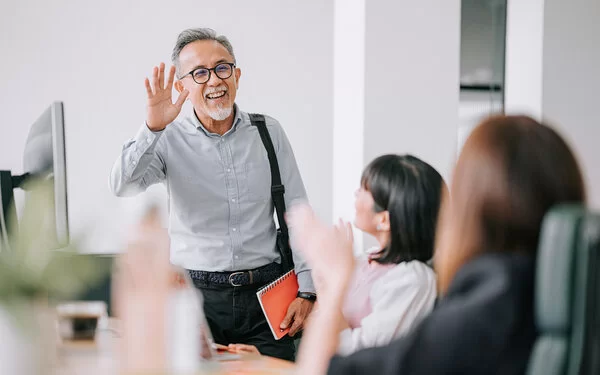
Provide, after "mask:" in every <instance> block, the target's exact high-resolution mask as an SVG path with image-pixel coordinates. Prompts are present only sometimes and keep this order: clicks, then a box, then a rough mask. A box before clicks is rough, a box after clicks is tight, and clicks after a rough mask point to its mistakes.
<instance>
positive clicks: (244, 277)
mask: <svg viewBox="0 0 600 375" xmlns="http://www.w3.org/2000/svg"><path fill="white" fill-rule="evenodd" d="M187 272H188V274H189V275H190V278H191V279H192V281H193V283H194V285H195V286H196V288H206V287H210V286H234V287H235V286H248V285H265V284H268V283H270V282H271V281H273V280H275V279H277V278H278V277H279V276H281V274H282V272H283V269H282V268H281V264H278V263H275V262H273V263H269V264H267V265H266V266H262V267H259V268H255V269H252V270H245V271H235V272H207V271H195V270H187Z"/></svg>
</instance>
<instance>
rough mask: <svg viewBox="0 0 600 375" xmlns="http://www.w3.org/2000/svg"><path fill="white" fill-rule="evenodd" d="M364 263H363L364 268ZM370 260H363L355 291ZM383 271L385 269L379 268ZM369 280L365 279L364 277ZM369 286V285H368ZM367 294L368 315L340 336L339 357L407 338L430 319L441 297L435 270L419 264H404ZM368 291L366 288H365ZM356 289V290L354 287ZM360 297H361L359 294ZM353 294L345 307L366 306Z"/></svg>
mask: <svg viewBox="0 0 600 375" xmlns="http://www.w3.org/2000/svg"><path fill="white" fill-rule="evenodd" d="M361 262H363V263H362V264H361ZM364 262H368V261H367V260H366V259H359V260H358V264H357V272H355V274H354V278H356V279H355V280H354V281H355V282H354V287H355V288H356V287H357V285H358V287H359V288H360V287H361V285H360V283H361V279H362V280H366V279H368V277H362V278H361V272H360V269H361V267H362V268H363V269H367V268H368V265H367V268H365V267H364V266H365V264H364ZM377 266H379V267H381V266H384V265H377ZM363 276H365V275H363ZM367 282H368V281H367ZM371 282H372V284H370V286H369V287H368V288H367V289H366V290H365V293H367V294H368V295H367V296H365V297H366V300H367V301H368V303H369V304H370V306H367V312H366V315H365V316H364V317H363V318H362V319H360V322H359V324H351V326H352V325H354V326H355V327H354V328H348V329H345V330H344V331H342V332H341V333H340V344H339V347H338V353H339V354H341V355H349V354H351V353H353V352H355V351H358V350H360V349H364V348H369V347H374V346H383V345H386V344H388V343H390V342H391V341H392V340H394V339H396V338H398V337H400V336H403V335H405V334H406V333H407V332H408V331H409V330H411V329H412V328H413V327H414V326H415V325H417V324H418V323H419V322H420V321H421V319H423V318H424V317H425V316H427V315H428V314H429V313H430V312H431V310H433V305H434V303H435V299H436V296H437V290H436V277H435V273H434V272H433V270H432V269H431V268H430V267H429V266H427V265H426V264H425V263H422V262H419V261H411V262H402V263H400V264H397V265H395V266H392V267H390V268H389V269H388V270H386V271H385V272H383V273H382V274H381V276H379V277H378V278H377V279H375V280H374V281H373V280H371ZM362 287H363V289H364V285H362ZM350 288H352V286H351V287H350ZM359 294H361V293H360V292H359ZM355 297H356V298H355V300H354V301H353V299H352V298H353V294H352V290H350V291H349V294H348V296H347V297H346V298H347V300H346V302H345V305H346V306H348V305H352V304H353V302H354V303H362V302H361V300H362V298H361V297H360V296H359V295H355Z"/></svg>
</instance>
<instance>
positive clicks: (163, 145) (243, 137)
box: [110, 105, 315, 292]
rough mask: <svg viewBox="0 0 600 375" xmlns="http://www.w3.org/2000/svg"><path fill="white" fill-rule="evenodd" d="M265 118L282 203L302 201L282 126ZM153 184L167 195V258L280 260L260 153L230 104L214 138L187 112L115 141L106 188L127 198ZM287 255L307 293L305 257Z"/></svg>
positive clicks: (228, 262) (210, 266) (213, 262)
mask: <svg viewBox="0 0 600 375" xmlns="http://www.w3.org/2000/svg"><path fill="white" fill-rule="evenodd" d="M265 117H266V124H267V129H268V130H269V133H270V135H271V138H272V140H273V146H274V148H275V152H276V154H277V160H278V162H279V169H280V172H281V179H282V182H283V184H284V185H285V203H286V206H287V207H288V208H289V207H291V206H292V205H293V204H294V203H295V202H299V201H304V200H306V191H305V189H304V184H303V183H302V178H301V177H300V172H299V171H298V165H297V163H296V159H295V157H294V153H293V151H292V148H291V145H290V143H289V141H288V139H287V137H286V135H285V132H284V131H283V129H282V127H281V125H280V124H279V123H278V122H277V120H275V119H273V118H271V117H268V116H265ZM156 183H163V184H165V186H166V188H167V191H168V194H169V234H170V238H171V263H173V264H175V265H178V266H181V267H184V268H187V269H192V270H202V271H212V272H215V271H216V272H219V271H238V270H247V269H253V268H257V267H260V266H264V265H266V264H268V263H271V262H274V261H277V262H280V255H279V252H278V250H277V247H276V227H275V221H274V218H273V213H274V211H273V210H274V207H273V203H272V200H271V172H270V167H269V160H268V158H267V151H266V149H265V148H264V145H263V143H262V141H261V139H260V135H259V133H258V129H257V128H256V127H255V126H252V125H251V123H250V118H249V116H248V114H247V113H245V112H243V111H241V110H239V108H238V107H237V105H236V106H235V118H234V121H233V126H232V128H231V129H230V130H229V131H228V132H227V133H225V134H224V135H222V136H221V135H219V134H214V133H210V132H208V131H207V130H206V129H205V128H204V126H202V124H201V123H200V121H199V120H198V118H197V117H196V115H195V114H194V113H192V114H191V115H189V116H185V117H184V116H180V118H178V119H176V120H175V121H174V122H173V123H171V124H169V125H168V126H167V127H166V128H165V129H164V130H162V131H160V132H152V131H151V130H149V129H148V127H147V126H146V124H144V125H142V127H141V128H140V130H139V131H138V133H137V135H136V136H135V137H134V138H133V139H131V140H129V141H128V142H126V143H125V145H124V146H123V151H122V152H121V155H120V156H119V158H118V159H117V161H116V163H115V165H114V167H113V169H112V172H111V176H110V187H111V190H112V192H113V193H114V194H116V195H118V196H131V195H135V194H138V193H140V192H142V191H144V190H146V188H148V187H149V186H150V185H153V184H156ZM293 258H294V263H295V271H296V274H297V275H298V283H299V285H300V290H301V291H306V292H314V291H315V289H314V286H313V282H312V279H311V274H310V269H309V268H308V266H307V264H306V262H305V261H304V259H303V258H302V257H301V256H300V255H299V254H298V253H297V252H293Z"/></svg>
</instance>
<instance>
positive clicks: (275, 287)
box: [256, 270, 298, 340]
mask: <svg viewBox="0 0 600 375" xmlns="http://www.w3.org/2000/svg"><path fill="white" fill-rule="evenodd" d="M297 294H298V279H297V278H296V273H295V272H294V270H291V271H290V272H288V273H286V274H285V275H283V276H281V277H280V278H278V279H277V280H275V281H273V282H272V283H271V284H269V285H267V286H265V287H264V288H262V289H259V291H258V292H256V297H258V302H259V303H260V307H261V308H262V311H263V313H264V314H265V317H266V318H267V323H269V327H270V328H271V332H272V333H273V337H275V340H279V339H281V338H282V337H283V336H285V335H287V333H288V332H289V330H290V329H289V328H286V329H284V330H283V331H282V330H281V329H280V328H279V325H280V324H281V322H283V318H285V314H287V310H288V307H289V306H290V304H291V303H292V301H293V300H294V299H296V295H297Z"/></svg>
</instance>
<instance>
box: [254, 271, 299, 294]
mask: <svg viewBox="0 0 600 375" xmlns="http://www.w3.org/2000/svg"><path fill="white" fill-rule="evenodd" d="M292 273H294V270H290V271H289V272H287V273H285V274H284V275H283V276H281V277H279V278H278V279H277V280H275V281H273V282H272V283H270V284H269V285H267V286H265V287H263V288H262V289H261V290H260V292H259V293H260V295H261V296H262V295H263V294H265V293H266V292H268V291H269V290H271V289H273V288H274V287H276V286H277V285H278V284H280V283H281V282H283V281H284V280H285V279H287V278H288V277H290V275H291V274H292Z"/></svg>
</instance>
